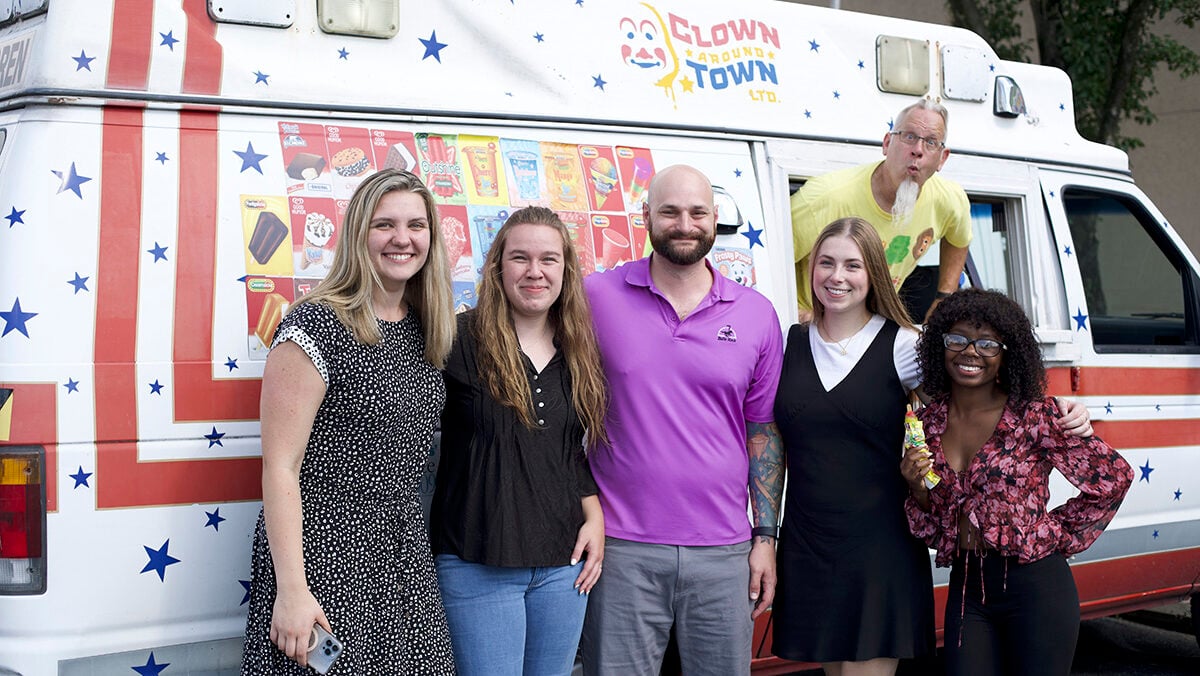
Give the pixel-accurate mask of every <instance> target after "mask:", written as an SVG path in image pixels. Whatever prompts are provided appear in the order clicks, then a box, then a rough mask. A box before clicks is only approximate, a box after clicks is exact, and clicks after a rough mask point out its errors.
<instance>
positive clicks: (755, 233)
mask: <svg viewBox="0 0 1200 676" xmlns="http://www.w3.org/2000/svg"><path fill="white" fill-rule="evenodd" d="M762 233H763V231H762V228H759V229H758V230H755V229H754V224H753V223H751V222H750V221H746V231H745V232H743V233H742V235H744V236H745V237H746V239H748V240H750V248H751V249H753V248H754V245H755V244H757V245H759V246H763V243H762V239H761V238H762ZM763 248H764V249H765V248H766V247H763Z"/></svg>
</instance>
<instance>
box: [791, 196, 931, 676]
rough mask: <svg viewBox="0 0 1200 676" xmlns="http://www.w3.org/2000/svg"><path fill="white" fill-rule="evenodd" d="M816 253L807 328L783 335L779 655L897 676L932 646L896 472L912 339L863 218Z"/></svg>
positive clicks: (824, 238) (840, 226) (911, 377)
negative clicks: (904, 662)
mask: <svg viewBox="0 0 1200 676" xmlns="http://www.w3.org/2000/svg"><path fill="white" fill-rule="evenodd" d="M813 252H814V253H813V255H812V257H811V259H810V260H811V264H810V266H811V269H810V281H811V283H812V290H813V321H812V323H811V324H809V325H796V326H793V327H792V329H791V331H790V332H789V334H788V341H787V348H786V350H785V352H784V362H783V375H782V378H781V379H780V382H779V393H778V396H777V398H776V400H775V420H776V422H777V423H778V424H779V431H780V433H781V435H782V437H783V442H784V448H785V451H786V453H787V471H788V483H787V496H786V500H785V503H784V505H785V507H784V517H783V527H782V529H781V533H780V539H779V551H778V555H777V559H778V565H777V568H778V574H779V586H778V588H777V590H776V594H775V604H774V607H773V611H772V612H773V617H774V620H773V621H774V626H775V633H774V640H773V643H774V652H775V654H776V655H778V656H780V657H784V658H787V659H793V660H801V661H806V662H820V663H821V664H822V666H823V667H824V668H825V673H827V674H832V675H835V676H843V675H849V674H893V673H895V671H896V667H897V665H898V663H899V659H900V658H908V657H919V656H922V655H926V654H929V653H932V652H933V649H934V617H933V582H932V576H931V573H930V566H929V554H928V552H927V550H926V549H925V546H924V545H923V544H922V543H921V542H920V541H918V540H917V539H916V538H914V537H913V536H912V535H911V534H910V533H909V531H908V523H907V520H906V517H905V513H904V500H905V498H906V497H907V494H908V486H907V484H906V483H905V481H904V478H903V477H902V476H901V474H900V471H899V467H898V463H897V461H898V460H899V458H900V453H901V447H902V442H903V437H904V410H905V404H906V403H907V401H908V397H909V393H910V392H911V391H912V390H913V389H915V388H916V387H917V386H918V385H919V383H920V373H919V371H918V369H917V363H916V351H915V346H916V342H917V338H918V333H917V331H916V330H915V329H914V328H913V326H912V324H911V322H910V321H909V319H908V315H907V313H906V312H905V310H904V306H903V304H901V302H900V299H899V297H897V295H896V291H895V288H894V287H893V286H892V283H891V280H890V279H889V275H888V268H887V261H886V258H885V256H884V251H883V245H882V244H881V243H880V241H879V235H878V234H877V233H876V232H875V229H874V228H872V227H871V225H870V224H869V223H867V222H866V221H864V220H862V219H859V218H843V219H839V220H837V221H834V222H833V223H831V224H830V225H829V226H827V227H826V228H825V229H824V230H823V231H822V232H821V235H820V236H819V237H818V238H817V241H816V244H815V246H814V247H813Z"/></svg>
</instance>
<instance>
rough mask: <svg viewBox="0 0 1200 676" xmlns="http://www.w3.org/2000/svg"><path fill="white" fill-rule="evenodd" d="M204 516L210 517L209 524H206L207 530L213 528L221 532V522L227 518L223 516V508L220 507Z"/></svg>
mask: <svg viewBox="0 0 1200 676" xmlns="http://www.w3.org/2000/svg"><path fill="white" fill-rule="evenodd" d="M204 515H205V516H207V517H208V523H206V524H204V527H205V528H208V527H209V526H212V527H213V530H215V531H220V530H221V522H222V521H224V520H225V517H223V516H221V508H220V507H218V508H216V509H214V510H213V511H211V512H205V513H204Z"/></svg>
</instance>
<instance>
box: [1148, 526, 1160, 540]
mask: <svg viewBox="0 0 1200 676" xmlns="http://www.w3.org/2000/svg"><path fill="white" fill-rule="evenodd" d="M1150 535H1151V536H1153V537H1154V539H1155V540H1157V539H1158V529H1157V528H1155V529H1154V532H1153V533H1151V534H1150Z"/></svg>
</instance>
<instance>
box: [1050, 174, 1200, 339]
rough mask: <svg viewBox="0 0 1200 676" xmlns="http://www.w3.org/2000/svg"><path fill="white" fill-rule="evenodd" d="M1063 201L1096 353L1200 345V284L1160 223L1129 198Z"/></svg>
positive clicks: (1087, 194)
mask: <svg viewBox="0 0 1200 676" xmlns="http://www.w3.org/2000/svg"><path fill="white" fill-rule="evenodd" d="M1062 196H1063V208H1064V209H1065V211H1066V214H1067V224H1068V226H1069V227H1070V230H1071V239H1072V240H1073V246H1074V249H1075V250H1074V255H1075V257H1076V259H1077V260H1078V261H1079V272H1080V276H1081V277H1082V279H1083V291H1084V297H1085V298H1086V299H1087V306H1088V313H1089V317H1088V321H1089V322H1090V324H1091V333H1092V340H1093V342H1094V347H1095V349H1096V351H1097V352H1130V351H1133V352H1144V351H1148V350H1151V349H1155V348H1158V349H1161V348H1164V347H1166V348H1167V349H1169V346H1196V345H1197V331H1196V319H1197V318H1196V316H1195V313H1196V301H1197V299H1196V293H1197V289H1198V288H1200V285H1198V284H1197V280H1196V276H1195V274H1194V273H1192V272H1191V271H1190V270H1189V268H1188V266H1187V265H1186V264H1185V262H1184V260H1183V257H1182V256H1181V255H1180V253H1179V251H1178V249H1177V248H1176V247H1175V246H1174V244H1173V243H1172V242H1171V241H1170V240H1169V239H1168V238H1167V237H1166V236H1165V234H1164V233H1163V232H1162V231H1161V229H1160V227H1159V225H1158V224H1157V223H1156V222H1155V221H1154V219H1153V218H1151V217H1150V215H1149V214H1147V213H1146V212H1145V210H1143V209H1142V208H1141V207H1140V206H1139V205H1138V204H1137V202H1136V201H1134V200H1133V199H1131V198H1129V197H1127V196H1124V195H1119V194H1113V193H1104V192H1098V191H1092V190H1084V189H1080V188H1064V189H1063V191H1062ZM1186 351H1192V350H1186Z"/></svg>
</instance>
